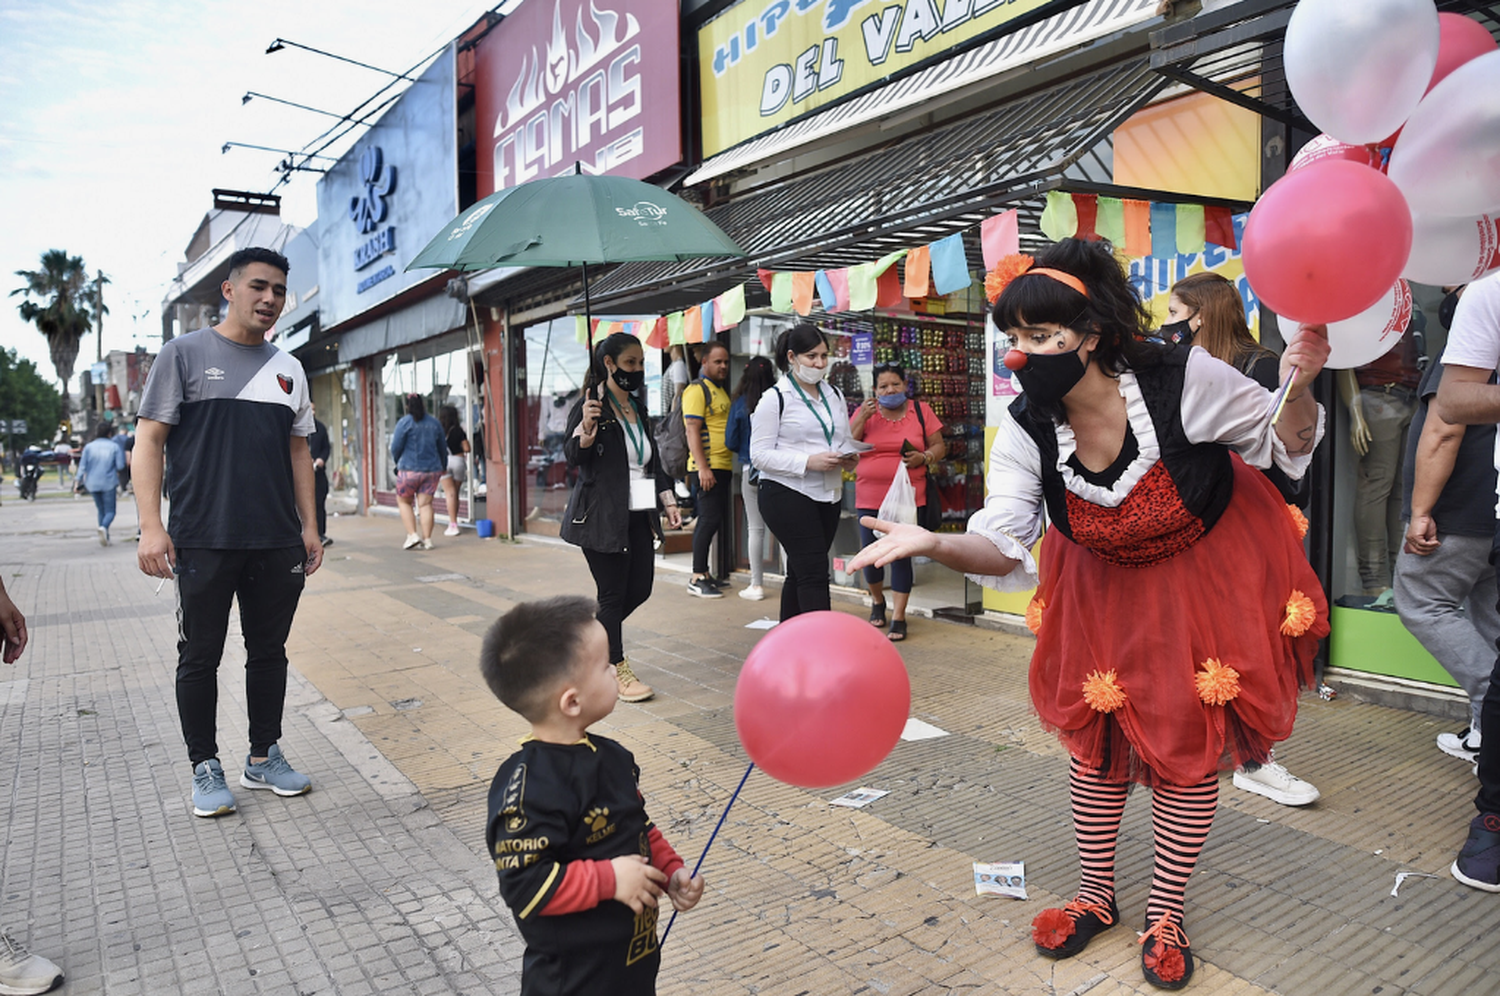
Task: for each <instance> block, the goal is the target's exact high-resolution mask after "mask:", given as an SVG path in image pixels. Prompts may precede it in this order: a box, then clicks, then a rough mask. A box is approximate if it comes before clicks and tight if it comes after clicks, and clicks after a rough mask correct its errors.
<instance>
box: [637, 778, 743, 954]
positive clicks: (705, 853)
mask: <svg viewBox="0 0 1500 996" xmlns="http://www.w3.org/2000/svg"><path fill="white" fill-rule="evenodd" d="M754 770H755V762H754V761H751V762H750V766H749V767H748V768H746V769H745V773H744V774H743V775H741V776H740V783H739V785H737V786H735V789H734V795H732V796H730V797H729V805H728V806H725V807H724V812H722V813H720V814H719V822H718V823H716V824H715V825H714V832H713V833H711V834H709V835H708V843H707V844H704V845H703V853H702V854H700V855H698V863H697V864H696V865H694V866H693V874H692V876H691V877H693V878H697V877H698V869H700V868H702V867H703V859H704V858H706V857H708V849H709V848H710V847H713V846H714V838H715V837H717V836H719V828H720V827H722V826H723V825H724V820H725V818H726V817H728V816H729V810H730V808H731V807H733V806H734V800H736V799H738V798H739V797H740V789H742V788H744V787H745V780H746V779H748V778H749V777H750V772H752V771H754ZM676 922H677V911H676V910H673V911H672V918H671V919H670V920H668V921H667V929H666V930H663V931H662V932H661V940H660V941H658V942H657V947H661V945H663V944H665V943H667V935H668V934H670V933H671V932H672V924H674V923H676Z"/></svg>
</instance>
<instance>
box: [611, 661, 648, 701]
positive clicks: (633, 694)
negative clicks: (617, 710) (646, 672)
mask: <svg viewBox="0 0 1500 996" xmlns="http://www.w3.org/2000/svg"><path fill="white" fill-rule="evenodd" d="M615 678H616V680H618V681H619V682H620V701H622V702H644V701H646V700H647V699H649V698H651V696H653V695H655V694H656V692H654V691H652V689H651V686H650V685H648V684H646V683H645V682H644V681H641V679H639V678H637V677H636V676H635V672H634V671H633V670H631V668H630V662H629V661H621V662H620V663H618V664H616V665H615Z"/></svg>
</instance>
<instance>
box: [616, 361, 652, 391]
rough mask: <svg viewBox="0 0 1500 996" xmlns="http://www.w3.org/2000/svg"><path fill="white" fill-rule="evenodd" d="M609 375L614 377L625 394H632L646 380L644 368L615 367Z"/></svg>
mask: <svg viewBox="0 0 1500 996" xmlns="http://www.w3.org/2000/svg"><path fill="white" fill-rule="evenodd" d="M610 376H611V377H613V378H614V381H615V383H616V384H617V385H619V388H620V390H622V391H624V392H625V393H626V394H634V393H635V392H637V391H639V390H640V389H641V385H642V384H644V383H645V382H646V371H644V370H622V369H621V368H619V367H615V369H614V372H613V373H611V374H610Z"/></svg>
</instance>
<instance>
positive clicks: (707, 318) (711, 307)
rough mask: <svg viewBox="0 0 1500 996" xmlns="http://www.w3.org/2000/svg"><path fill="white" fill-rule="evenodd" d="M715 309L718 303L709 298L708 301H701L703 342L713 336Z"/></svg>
mask: <svg viewBox="0 0 1500 996" xmlns="http://www.w3.org/2000/svg"><path fill="white" fill-rule="evenodd" d="M717 310H718V304H717V302H716V301H713V300H710V301H704V302H703V341H704V342H708V341H710V340H712V339H713V337H714V326H715V324H716V319H715V318H714V312H716V311H717Z"/></svg>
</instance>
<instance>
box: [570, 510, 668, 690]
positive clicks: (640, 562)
mask: <svg viewBox="0 0 1500 996" xmlns="http://www.w3.org/2000/svg"><path fill="white" fill-rule="evenodd" d="M651 514H652V513H650V512H631V513H630V532H629V539H628V541H627V543H626V546H627V549H626V551H625V552H624V553H601V552H600V551H598V550H589V549H585V550H584V551H583V557H584V559H585V560H587V561H588V562H589V571H590V572H591V573H592V574H593V575H594V587H595V588H596V589H597V590H598V595H597V596H596V597H597V598H598V600H599V615H598V616H597V618H598V620H599V623H600V624H601V625H602V626H603V627H604V632H605V634H606V635H607V636H608V637H609V661H610V663H611V664H618V663H620V662H621V661H623V660H624V659H625V648H624V643H623V642H622V640H621V638H620V626H621V624H623V623H624V622H625V620H626V619H627V618H628V617H629V616H630V614H631V613H632V612H634V611H635V610H636V609H638V608H640V607H641V606H642V605H644V604H645V602H646V599H648V598H650V597H651V582H652V581H653V580H654V579H655V577H656V550H655V548H654V547H653V545H652V541H653V540H654V539H655V538H656V536H655V534H654V533H653V532H652V531H651Z"/></svg>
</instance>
